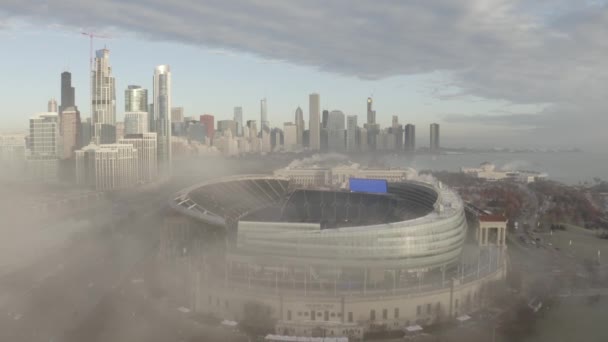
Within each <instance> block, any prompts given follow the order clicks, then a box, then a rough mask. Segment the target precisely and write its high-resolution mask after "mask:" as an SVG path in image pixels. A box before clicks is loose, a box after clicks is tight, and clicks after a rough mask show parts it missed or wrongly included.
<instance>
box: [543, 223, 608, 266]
mask: <svg viewBox="0 0 608 342" xmlns="http://www.w3.org/2000/svg"><path fill="white" fill-rule="evenodd" d="M564 226H565V227H566V230H555V231H553V235H550V234H545V235H544V239H545V241H546V242H550V243H552V244H553V246H554V247H557V248H560V249H561V250H562V251H563V252H568V253H572V254H573V255H574V256H575V257H576V259H578V260H579V261H581V262H582V261H583V260H585V259H590V260H593V261H596V260H598V254H597V253H598V251H600V258H599V259H600V263H601V264H602V265H605V264H608V240H604V239H600V238H598V237H597V236H596V235H595V233H594V232H593V231H590V230H588V229H585V228H582V227H578V226H575V225H571V224H564ZM570 241H572V244H570Z"/></svg>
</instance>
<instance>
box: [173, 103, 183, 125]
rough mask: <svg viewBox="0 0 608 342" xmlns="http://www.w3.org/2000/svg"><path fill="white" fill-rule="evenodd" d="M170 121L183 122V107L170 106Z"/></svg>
mask: <svg viewBox="0 0 608 342" xmlns="http://www.w3.org/2000/svg"><path fill="white" fill-rule="evenodd" d="M171 122H184V107H173V108H171Z"/></svg>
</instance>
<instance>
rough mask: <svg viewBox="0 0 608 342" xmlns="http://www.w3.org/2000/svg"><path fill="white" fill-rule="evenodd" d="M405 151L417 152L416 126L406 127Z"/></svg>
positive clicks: (408, 125) (409, 125)
mask: <svg viewBox="0 0 608 342" xmlns="http://www.w3.org/2000/svg"><path fill="white" fill-rule="evenodd" d="M404 140H405V147H404V149H405V151H407V152H414V151H416V126H415V125H412V124H407V125H405V139H404Z"/></svg>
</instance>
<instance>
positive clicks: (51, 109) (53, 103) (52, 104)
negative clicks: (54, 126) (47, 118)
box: [46, 99, 57, 113]
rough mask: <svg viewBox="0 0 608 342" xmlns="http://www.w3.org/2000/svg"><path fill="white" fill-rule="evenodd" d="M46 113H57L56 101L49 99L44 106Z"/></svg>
mask: <svg viewBox="0 0 608 342" xmlns="http://www.w3.org/2000/svg"><path fill="white" fill-rule="evenodd" d="M46 111H47V112H49V113H57V100H55V99H50V100H49V102H48V103H47V105H46Z"/></svg>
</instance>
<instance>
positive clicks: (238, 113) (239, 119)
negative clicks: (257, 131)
mask: <svg viewBox="0 0 608 342" xmlns="http://www.w3.org/2000/svg"><path fill="white" fill-rule="evenodd" d="M233 120H234V121H236V136H237V137H242V136H243V107H234V117H233Z"/></svg>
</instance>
